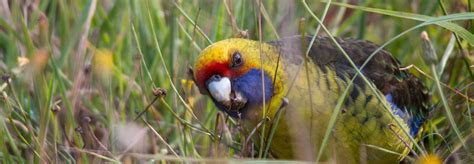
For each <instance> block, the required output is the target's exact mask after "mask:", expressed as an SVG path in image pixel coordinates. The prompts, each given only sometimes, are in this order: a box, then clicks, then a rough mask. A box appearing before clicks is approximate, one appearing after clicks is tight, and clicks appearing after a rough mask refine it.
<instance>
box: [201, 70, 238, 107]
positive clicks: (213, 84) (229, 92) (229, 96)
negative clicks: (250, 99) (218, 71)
mask: <svg viewBox="0 0 474 164" xmlns="http://www.w3.org/2000/svg"><path fill="white" fill-rule="evenodd" d="M206 83H207V89H208V91H209V94H210V95H211V96H212V98H214V100H216V101H217V102H219V103H220V104H221V105H223V106H224V107H225V108H227V110H229V111H238V110H239V109H241V108H242V107H244V106H245V104H246V103H247V99H246V98H245V97H243V96H242V94H241V93H240V92H238V91H234V90H233V89H232V83H231V81H230V79H229V78H227V77H221V76H219V75H215V76H212V77H211V78H210V79H209V80H208V81H207V82H206Z"/></svg>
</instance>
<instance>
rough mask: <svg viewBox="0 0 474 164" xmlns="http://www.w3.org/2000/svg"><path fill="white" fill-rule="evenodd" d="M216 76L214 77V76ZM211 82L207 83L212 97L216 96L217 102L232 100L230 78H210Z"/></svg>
mask: <svg viewBox="0 0 474 164" xmlns="http://www.w3.org/2000/svg"><path fill="white" fill-rule="evenodd" d="M213 78H214V77H213ZM210 80H211V81H209V83H208V84H207V89H208V90H209V93H210V94H211V96H212V98H214V99H215V100H216V101H217V102H220V103H223V104H224V102H227V103H228V102H230V93H231V91H232V85H231V83H230V80H229V78H227V77H223V78H219V77H217V78H214V79H210Z"/></svg>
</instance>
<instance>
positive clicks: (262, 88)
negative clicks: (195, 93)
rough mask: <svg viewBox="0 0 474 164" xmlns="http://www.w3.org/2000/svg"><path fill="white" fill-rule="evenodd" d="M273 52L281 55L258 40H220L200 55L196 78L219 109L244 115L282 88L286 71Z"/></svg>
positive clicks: (277, 93) (202, 89)
mask: <svg viewBox="0 0 474 164" xmlns="http://www.w3.org/2000/svg"><path fill="white" fill-rule="evenodd" d="M274 56H278V55H277V51H276V50H275V48H274V47H272V46H270V45H268V44H264V43H260V42H257V41H252V40H246V39H227V40H223V41H219V42H216V43H214V44H212V45H210V46H209V47H207V48H206V49H204V50H203V51H202V52H201V54H200V55H199V57H198V58H197V60H196V64H195V66H194V70H193V72H194V80H195V82H196V84H197V86H198V87H199V90H200V91H201V93H203V94H206V95H209V96H210V97H211V98H212V100H213V101H214V103H215V104H216V106H217V107H218V108H219V109H221V110H223V111H225V112H227V113H228V114H229V115H231V116H233V117H241V118H242V117H245V113H246V111H247V110H249V109H253V108H258V107H261V105H262V104H263V102H264V100H265V102H269V101H270V100H272V99H273V98H274V97H275V96H276V95H281V93H282V92H283V89H282V87H283V86H282V82H281V81H282V80H281V79H282V75H283V72H282V71H281V68H277V67H276V65H277V60H276V58H275V57H274ZM261 59H263V60H261ZM277 69H278V70H277ZM262 77H263V78H262ZM262 79H263V80H262ZM274 80H275V81H274Z"/></svg>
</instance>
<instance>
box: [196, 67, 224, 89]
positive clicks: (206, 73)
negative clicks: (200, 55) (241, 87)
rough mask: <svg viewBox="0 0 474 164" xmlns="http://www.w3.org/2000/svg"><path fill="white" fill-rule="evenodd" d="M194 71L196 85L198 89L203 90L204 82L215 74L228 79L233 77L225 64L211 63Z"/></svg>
mask: <svg viewBox="0 0 474 164" xmlns="http://www.w3.org/2000/svg"><path fill="white" fill-rule="evenodd" d="M196 71H197V72H196V83H197V86H198V87H199V88H205V83H206V80H207V79H209V78H210V77H211V76H212V75H215V74H218V75H221V76H225V77H229V78H232V77H233V73H232V70H231V69H230V68H229V64H227V63H216V62H212V63H209V64H207V65H206V66H205V67H202V68H201V69H200V70H196Z"/></svg>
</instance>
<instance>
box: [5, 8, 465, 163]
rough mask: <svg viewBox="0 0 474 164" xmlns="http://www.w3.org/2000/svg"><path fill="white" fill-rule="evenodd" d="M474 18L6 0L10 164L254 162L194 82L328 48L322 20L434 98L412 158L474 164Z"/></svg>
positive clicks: (418, 11) (442, 13)
mask: <svg viewBox="0 0 474 164" xmlns="http://www.w3.org/2000/svg"><path fill="white" fill-rule="evenodd" d="M473 9H474V8H473V7H472V2H471V0H397V1H382V0H338V1H332V2H331V3H325V2H323V1H311V2H305V1H296V0H265V1H263V0H262V1H260V0H241V1H232V0H202V1H185V0H163V1H160V0H141V1H130V0H68V1H63V0H42V1H40V0H0V15H1V17H0V59H1V60H0V75H1V77H2V80H1V81H0V92H1V101H0V109H1V110H0V129H1V130H0V143H3V144H0V150H1V151H0V159H1V160H2V162H3V163H24V162H27V161H32V162H35V163H37V162H48V163H49V162H55V163H58V162H103V161H109V162H118V161H122V162H127V163H128V162H137V161H185V162H186V161H189V162H197V161H203V162H206V161H227V160H231V159H240V158H247V159H252V158H253V157H257V156H256V154H255V153H254V152H255V150H254V146H253V145H252V141H249V140H248V136H245V135H242V134H241V132H240V130H241V129H240V126H239V125H240V120H235V119H231V118H228V117H227V116H226V115H224V114H222V113H220V112H218V111H217V109H216V108H215V107H214V106H213V104H212V102H211V101H209V100H208V99H207V98H205V96H202V95H200V94H199V92H198V91H197V90H196V88H195V87H194V86H193V83H192V81H190V78H189V76H188V75H187V70H188V68H189V67H192V65H193V62H194V59H195V57H196V56H197V55H198V54H199V52H200V51H201V50H202V49H204V48H205V47H207V46H208V45H210V44H212V43H213V42H216V41H219V40H222V39H226V38H230V37H248V38H250V39H255V40H262V41H271V40H275V39H278V38H281V37H286V36H291V35H300V34H302V33H304V34H307V35H315V34H317V35H328V33H325V32H324V30H322V29H321V26H320V24H319V23H318V21H316V19H315V16H316V17H318V18H319V19H322V20H324V21H323V22H324V26H325V27H326V28H327V29H328V30H329V32H330V34H331V35H334V36H337V37H352V38H358V39H366V40H370V41H372V42H374V43H377V44H379V45H386V47H385V49H386V50H388V51H389V52H391V53H392V54H393V55H394V56H395V57H396V58H398V59H399V60H400V61H401V63H402V65H405V66H408V67H407V69H410V72H412V73H413V74H415V75H417V76H418V77H419V78H420V79H422V81H423V82H424V83H425V84H426V85H427V86H428V88H429V89H430V93H431V94H432V95H433V96H432V104H433V113H432V116H431V120H430V121H428V123H427V125H426V126H425V128H427V129H429V130H428V132H427V133H426V134H424V135H423V137H422V138H421V139H420V140H422V141H421V145H422V150H414V151H415V152H418V153H419V154H430V155H431V157H433V158H439V159H442V160H443V161H445V162H466V161H469V160H471V161H472V159H473V158H474V156H473V154H474V146H472V145H474V137H472V131H473V128H472V125H473V124H472V118H473V116H472V115H473V114H474V113H473V109H472V108H473V106H472V105H473V101H474V100H473V96H474V89H473V87H472V84H473V82H474V75H473V73H472V72H473V71H474V66H473V65H472V63H473V62H474V55H473V54H474V51H473V47H472V45H473V43H474V36H473V34H472V33H473V31H474V26H473V22H474V13H472V12H471V11H472V10H473ZM313 14H314V15H313ZM302 18H304V19H305V20H304V21H301V20H302ZM302 27H304V28H302ZM317 31H318V32H317ZM422 31H426V32H427V34H428V35H429V37H430V42H429V43H428V42H427V41H426V40H425V41H423V40H422V39H421V38H420V34H421V33H422ZM430 46H431V47H432V49H430V48H429V47H430ZM423 47H428V49H426V48H423ZM430 50H433V51H430ZM426 53H430V54H434V55H436V58H437V60H436V61H435V62H434V63H426V62H424V55H423V54H426ZM438 86H439V87H438ZM440 90H441V91H443V93H444V95H442V94H439V93H440V92H439V91H440ZM140 112H143V115H139V113H140ZM464 141H466V142H464ZM420 152H422V153H420ZM268 158H269V159H271V157H268ZM417 158H419V157H418V156H413V157H410V158H407V159H406V160H407V161H408V162H414V161H415V160H417Z"/></svg>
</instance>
